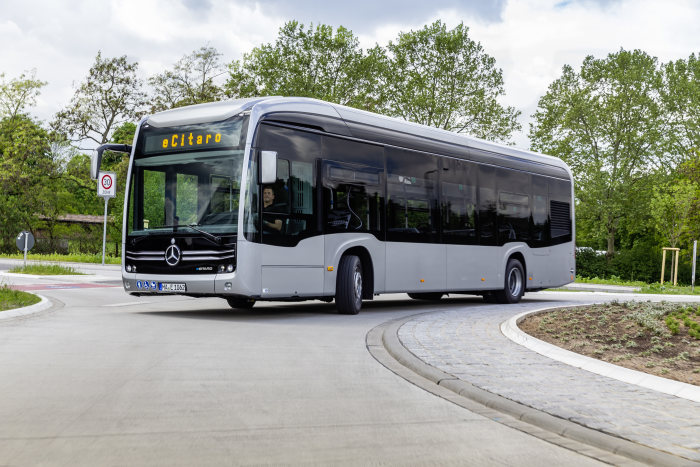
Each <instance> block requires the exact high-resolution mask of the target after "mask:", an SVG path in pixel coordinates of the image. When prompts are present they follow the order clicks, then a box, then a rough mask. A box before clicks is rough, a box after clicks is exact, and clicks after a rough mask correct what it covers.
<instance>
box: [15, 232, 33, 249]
mask: <svg viewBox="0 0 700 467" xmlns="http://www.w3.org/2000/svg"><path fill="white" fill-rule="evenodd" d="M25 237H26V240H27V251H29V250H31V249H32V247H33V246H34V235H32V233H31V232H29V231H28V230H23V231H21V232H20V233H19V235H17V241H16V242H15V244H16V245H17V248H19V251H24V240H25Z"/></svg>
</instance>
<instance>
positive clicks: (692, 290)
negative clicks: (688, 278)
mask: <svg viewBox="0 0 700 467" xmlns="http://www.w3.org/2000/svg"><path fill="white" fill-rule="evenodd" d="M697 251H698V241H697V240H693V279H692V282H691V287H690V291H691V292H693V293H694V292H695V262H696V254H697Z"/></svg>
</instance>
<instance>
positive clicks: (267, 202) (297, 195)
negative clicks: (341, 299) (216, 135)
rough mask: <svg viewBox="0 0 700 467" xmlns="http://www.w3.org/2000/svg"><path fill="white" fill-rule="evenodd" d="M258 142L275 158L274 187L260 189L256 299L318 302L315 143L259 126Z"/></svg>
mask: <svg viewBox="0 0 700 467" xmlns="http://www.w3.org/2000/svg"><path fill="white" fill-rule="evenodd" d="M258 138H259V147H260V148H261V150H265V151H275V152H277V179H276V181H275V182H274V183H271V184H268V185H264V186H260V187H259V196H260V200H261V203H260V205H261V213H260V219H259V220H258V226H259V228H260V233H261V240H262V245H261V248H262V255H261V296H262V297H263V298H268V297H269V298H276V297H280V298H281V297H297V296H298V297H304V296H320V295H322V294H323V279H324V274H323V273H324V263H323V260H324V257H323V252H324V239H323V236H322V235H321V231H320V229H319V223H318V200H317V197H316V175H317V174H316V167H317V163H318V162H317V161H318V158H319V157H318V156H319V155H320V137H319V136H318V135H315V134H313V133H309V132H305V131H302V130H297V129H291V128H285V127H280V126H275V125H267V124H263V125H260V130H259V136H258Z"/></svg>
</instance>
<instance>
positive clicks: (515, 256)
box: [503, 251, 528, 286]
mask: <svg viewBox="0 0 700 467" xmlns="http://www.w3.org/2000/svg"><path fill="white" fill-rule="evenodd" d="M511 259H517V260H518V261H520V264H522V265H523V269H524V272H525V277H524V278H523V280H524V281H525V285H526V286H527V277H528V276H527V263H526V262H525V255H523V254H522V252H520V251H515V252H513V253H511V254H510V255H509V256H508V258H507V259H506V264H508V261H510V260H511ZM503 267H504V270H505V265H504V266H503Z"/></svg>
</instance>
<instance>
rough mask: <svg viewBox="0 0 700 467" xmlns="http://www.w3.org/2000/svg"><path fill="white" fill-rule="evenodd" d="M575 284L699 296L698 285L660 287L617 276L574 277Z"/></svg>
mask: <svg viewBox="0 0 700 467" xmlns="http://www.w3.org/2000/svg"><path fill="white" fill-rule="evenodd" d="M576 282H578V283H580V284H603V285H623V286H627V287H639V289H640V290H639V293H648V294H661V295H664V294H667V295H700V285H698V287H695V288H694V289H693V288H692V287H691V286H689V285H673V284H672V283H669V282H666V283H664V284H663V285H661V284H660V283H659V282H654V283H652V284H647V283H646V282H641V281H626V280H622V279H620V278H619V277H617V276H612V277H611V278H609V279H601V278H599V277H581V276H576Z"/></svg>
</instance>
